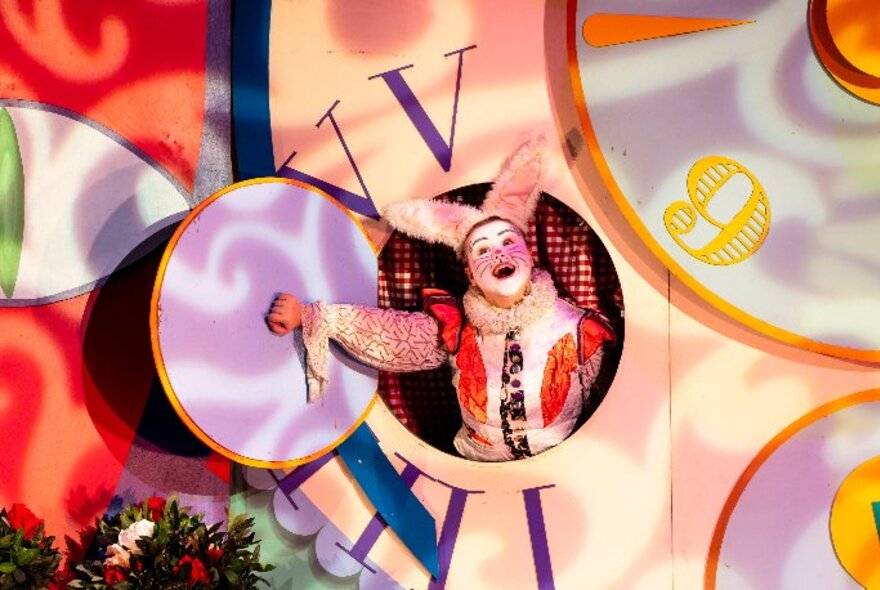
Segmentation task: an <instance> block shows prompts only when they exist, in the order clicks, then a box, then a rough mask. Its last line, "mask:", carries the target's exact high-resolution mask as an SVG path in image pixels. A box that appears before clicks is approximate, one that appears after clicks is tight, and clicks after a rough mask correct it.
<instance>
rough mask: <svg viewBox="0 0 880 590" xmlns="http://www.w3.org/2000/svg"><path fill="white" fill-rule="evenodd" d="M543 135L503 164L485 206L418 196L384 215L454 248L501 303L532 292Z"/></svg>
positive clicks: (474, 280) (489, 296)
mask: <svg viewBox="0 0 880 590" xmlns="http://www.w3.org/2000/svg"><path fill="white" fill-rule="evenodd" d="M543 147H544V141H543V138H541V137H539V138H537V139H534V140H532V141H530V142H528V143H525V144H523V145H521V146H520V147H519V148H518V149H517V150H516V151H515V152H514V153H513V154H512V155H511V156H510V157H509V158H508V159H507V161H506V162H505V163H504V165H503V166H502V167H501V171H500V172H499V173H498V176H497V177H496V178H495V181H494V182H493V183H492V188H491V189H490V190H489V192H488V193H487V194H486V198H485V200H484V201H483V203H482V205H481V206H480V207H479V208H477V207H471V206H469V205H462V204H459V203H451V202H447V201H434V200H429V199H415V200H412V201H404V202H401V203H393V204H391V205H389V206H388V207H386V208H385V210H384V212H383V215H384V216H385V217H386V218H387V219H388V221H389V222H390V223H391V225H392V226H394V227H395V228H396V229H397V230H399V231H401V232H403V233H405V234H407V235H409V236H411V237H414V238H418V239H422V240H425V241H427V242H431V243H435V244H446V245H447V246H450V247H452V248H453V249H454V250H456V251H457V252H458V254H459V257H460V258H461V260H462V262H463V263H464V265H465V272H466V273H467V276H468V280H469V281H470V283H471V285H472V286H474V287H476V288H477V289H478V290H479V291H480V292H481V293H482V294H483V296H484V297H485V298H486V300H487V301H488V302H489V303H491V304H492V305H495V306H497V307H511V306H513V305H514V304H516V303H517V302H518V301H519V300H520V299H522V298H523V296H524V295H525V294H526V293H528V289H529V284H530V281H531V271H532V266H533V263H532V258H531V256H530V255H529V250H528V247H527V245H526V239H525V235H526V232H527V230H528V226H529V220H530V219H531V218H532V216H533V215H534V213H535V207H536V206H537V204H538V199H539V198H540V196H541V176H542V160H543Z"/></svg>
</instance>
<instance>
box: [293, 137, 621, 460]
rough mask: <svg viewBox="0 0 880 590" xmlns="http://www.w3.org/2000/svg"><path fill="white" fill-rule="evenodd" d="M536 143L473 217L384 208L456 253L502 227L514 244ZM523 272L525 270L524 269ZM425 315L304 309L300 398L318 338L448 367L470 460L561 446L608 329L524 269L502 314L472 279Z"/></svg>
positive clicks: (320, 359) (531, 188)
mask: <svg viewBox="0 0 880 590" xmlns="http://www.w3.org/2000/svg"><path fill="white" fill-rule="evenodd" d="M542 147H543V146H542V142H541V141H540V140H536V141H533V142H530V143H528V144H525V145H523V146H521V147H520V148H519V149H518V150H517V151H516V152H515V153H514V154H513V156H511V158H510V159H509V160H508V161H507V162H506V163H505V165H504V166H503V167H502V170H501V172H500V174H499V175H498V177H497V178H496V180H495V182H494V183H493V186H492V189H491V190H490V191H489V193H488V195H487V196H486V199H485V201H484V202H483V205H482V206H481V207H480V208H479V209H478V208H476V207H470V206H467V205H461V204H456V203H446V202H437V201H430V200H414V201H407V202H404V203H397V204H394V205H391V206H389V207H388V208H386V209H385V211H384V212H383V214H384V216H385V217H386V218H387V219H388V221H389V222H390V223H391V224H392V226H394V227H395V228H396V229H397V230H399V231H401V232H403V233H405V234H407V235H410V236H412V237H415V238H419V239H423V240H427V241H430V242H435V243H442V244H446V245H449V246H451V247H453V248H454V249H456V250H457V251H461V247H462V246H463V245H464V244H465V241H466V240H467V238H468V236H469V235H470V233H471V231H472V230H474V229H475V228H476V227H479V226H480V225H482V224H484V223H486V222H487V221H491V220H495V219H500V220H503V221H506V222H508V223H509V224H512V225H513V226H515V227H517V228H519V230H520V231H521V232H522V235H525V232H526V230H527V228H528V221H529V219H530V218H531V217H532V215H533V214H534V210H535V206H536V205H537V201H538V198H539V197H540V194H541V190H540V177H541V167H542V151H543V150H542ZM529 267H530V262H529ZM423 300H424V311H423V312H404V311H398V310H393V309H379V308H370V307H364V306H357V305H344V304H339V305H337V304H334V305H327V304H323V303H320V302H318V303H314V304H311V305H306V306H304V308H303V337H304V338H303V339H304V342H305V344H306V358H307V374H308V386H309V396H310V399H311V400H314V399H317V398H318V397H319V396H320V395H321V393H322V392H323V390H324V389H325V386H326V375H327V358H328V355H329V346H328V339H333V340H335V341H336V342H337V343H339V344H340V345H341V346H342V347H343V348H344V349H345V350H346V351H348V352H349V353H350V354H351V355H352V356H354V357H355V358H356V359H358V360H359V361H361V362H363V363H365V364H367V365H370V366H372V367H375V368H378V369H381V370H386V371H396V372H406V371H420V370H425V369H432V368H436V367H439V366H441V365H443V364H448V365H449V366H450V368H451V370H452V380H453V386H454V387H455V390H456V396H457V401H458V405H459V408H460V411H461V418H462V426H461V428H460V429H459V431H458V433H457V434H456V436H455V440H454V445H455V448H456V450H457V451H458V452H459V453H460V454H461V455H462V456H463V457H465V458H468V459H474V460H478V461H505V460H510V459H520V458H524V457H529V456H532V455H535V454H537V453H540V452H542V451H544V450H547V449H549V448H551V447H553V446H555V445H557V444H559V443H560V442H562V441H563V440H565V438H566V437H568V436H569V435H570V434H571V432H572V430H573V429H574V427H575V424H576V422H577V419H578V416H579V415H580V413H581V410H582V408H583V404H584V400H585V399H586V396H587V395H588V394H589V392H590V388H591V386H592V384H593V382H594V381H595V378H596V375H597V373H598V371H599V367H600V365H601V362H602V354H603V348H604V344H605V342H607V341H611V340H613V338H614V336H613V331H612V329H611V328H610V326H609V324H608V322H607V321H606V320H605V319H604V318H603V317H602V316H601V315H600V314H598V313H597V312H595V311H593V310H584V309H581V308H578V307H575V306H574V305H572V304H570V303H568V302H566V301H564V300H562V299H561V298H559V296H558V294H557V292H556V288H555V287H554V285H553V280H552V278H551V277H550V275H549V274H548V273H546V272H545V271H542V270H539V269H532V271H531V277H530V281H529V283H528V287H527V290H526V293H525V295H524V296H523V297H522V299H521V300H519V301H518V302H517V303H515V304H513V305H512V306H511V307H496V306H495V305H492V304H491V303H489V301H487V299H486V297H484V295H483V293H482V292H481V291H480V289H479V288H478V287H477V286H476V285H475V284H474V282H473V281H472V284H471V287H470V289H469V290H468V292H467V293H466V294H465V295H464V297H463V298H462V300H461V301H458V300H457V299H456V298H454V297H453V296H452V295H450V294H448V293H446V292H444V291H439V290H436V289H427V290H425V292H424V293H423Z"/></svg>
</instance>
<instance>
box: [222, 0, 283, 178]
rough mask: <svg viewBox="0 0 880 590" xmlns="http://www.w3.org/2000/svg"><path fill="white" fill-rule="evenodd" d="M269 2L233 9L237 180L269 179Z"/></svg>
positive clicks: (258, 0) (261, 0) (271, 162)
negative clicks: (264, 177) (261, 177)
mask: <svg viewBox="0 0 880 590" xmlns="http://www.w3.org/2000/svg"><path fill="white" fill-rule="evenodd" d="M271 12H272V0H248V1H247V2H243V1H238V2H235V3H234V7H233V25H232V31H233V37H232V132H233V139H234V145H235V167H236V171H237V179H238V180H246V179H248V178H257V177H260V176H273V175H274V174H275V155H274V152H273V150H272V126H271V123H270V117H269V18H270V15H271Z"/></svg>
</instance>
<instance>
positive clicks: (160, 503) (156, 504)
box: [147, 496, 165, 522]
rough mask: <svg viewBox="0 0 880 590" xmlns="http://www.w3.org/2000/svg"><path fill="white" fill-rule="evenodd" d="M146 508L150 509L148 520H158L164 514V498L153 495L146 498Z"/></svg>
mask: <svg viewBox="0 0 880 590" xmlns="http://www.w3.org/2000/svg"><path fill="white" fill-rule="evenodd" d="M147 509H148V510H149V511H150V520H152V521H153V522H159V521H160V520H162V517H163V516H164V515H165V498H160V497H158V496H153V497H151V498H149V499H147Z"/></svg>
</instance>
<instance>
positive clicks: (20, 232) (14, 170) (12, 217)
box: [0, 108, 24, 297]
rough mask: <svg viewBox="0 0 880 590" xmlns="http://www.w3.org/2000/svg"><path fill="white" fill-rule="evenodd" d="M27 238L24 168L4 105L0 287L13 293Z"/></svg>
mask: <svg viewBox="0 0 880 590" xmlns="http://www.w3.org/2000/svg"><path fill="white" fill-rule="evenodd" d="M23 240H24V168H23V167H22V164H21V152H20V151H19V148H18V136H17V135H16V133H15V125H14V124H13V122H12V117H11V116H10V115H9V111H8V110H6V109H5V108H0V288H2V289H3V293H4V294H5V295H6V297H12V292H13V291H14V290H15V282H16V280H17V279H18V268H19V264H20V263H21V245H22V241H23Z"/></svg>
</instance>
